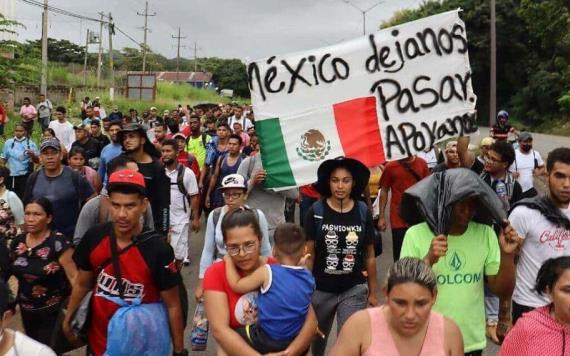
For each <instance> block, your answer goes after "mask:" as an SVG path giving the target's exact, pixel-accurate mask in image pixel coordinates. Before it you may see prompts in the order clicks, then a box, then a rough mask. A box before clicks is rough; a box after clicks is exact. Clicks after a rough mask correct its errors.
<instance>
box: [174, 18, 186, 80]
mask: <svg viewBox="0 0 570 356" xmlns="http://www.w3.org/2000/svg"><path fill="white" fill-rule="evenodd" d="M172 38H174V39H176V40H178V45H177V50H176V82H177V83H178V82H179V80H180V78H179V76H180V40H181V39H184V38H186V37H185V36H184V37H182V36H180V26H178V36H174V35H172Z"/></svg>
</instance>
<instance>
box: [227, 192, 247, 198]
mask: <svg viewBox="0 0 570 356" xmlns="http://www.w3.org/2000/svg"><path fill="white" fill-rule="evenodd" d="M222 195H223V196H224V198H228V199H229V198H231V199H239V198H240V197H241V196H242V195H243V193H242V192H231V193H230V192H223V193H222Z"/></svg>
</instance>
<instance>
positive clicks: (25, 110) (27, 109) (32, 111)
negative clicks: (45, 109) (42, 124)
mask: <svg viewBox="0 0 570 356" xmlns="http://www.w3.org/2000/svg"><path fill="white" fill-rule="evenodd" d="M36 114H37V111H36V108H35V107H34V106H33V105H28V106H25V105H22V107H21V108H20V116H22V117H23V118H25V119H27V121H30V120H33V119H34V117H35V116H36Z"/></svg>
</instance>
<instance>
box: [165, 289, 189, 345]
mask: <svg viewBox="0 0 570 356" xmlns="http://www.w3.org/2000/svg"><path fill="white" fill-rule="evenodd" d="M160 297H161V299H162V301H163V302H164V304H165V306H166V310H167V312H168V322H169V325H170V334H171V335H172V345H173V348H174V350H173V351H174V352H182V351H183V350H184V323H183V321H182V307H181V306H180V294H179V293H178V286H176V287H173V288H170V289H167V290H164V291H162V292H160Z"/></svg>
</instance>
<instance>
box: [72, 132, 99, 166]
mask: <svg viewBox="0 0 570 356" xmlns="http://www.w3.org/2000/svg"><path fill="white" fill-rule="evenodd" d="M77 146H79V147H81V148H83V149H84V150H85V156H86V157H85V164H86V165H88V164H89V160H90V159H92V158H99V157H100V156H101V150H102V149H103V147H102V146H101V141H99V140H96V139H94V138H91V137H89V138H88V139H87V141H86V142H85V143H81V142H79V141H75V142H73V144H71V148H73V147H77Z"/></svg>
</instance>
